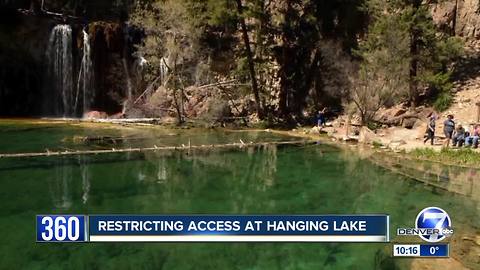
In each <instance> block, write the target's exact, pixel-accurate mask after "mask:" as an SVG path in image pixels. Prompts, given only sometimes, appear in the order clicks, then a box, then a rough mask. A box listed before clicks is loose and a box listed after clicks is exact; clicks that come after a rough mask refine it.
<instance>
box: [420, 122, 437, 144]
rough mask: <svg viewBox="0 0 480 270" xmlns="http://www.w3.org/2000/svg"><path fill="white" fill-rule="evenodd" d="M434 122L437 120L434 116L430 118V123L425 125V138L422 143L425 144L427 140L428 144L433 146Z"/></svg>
mask: <svg viewBox="0 0 480 270" xmlns="http://www.w3.org/2000/svg"><path fill="white" fill-rule="evenodd" d="M435 120H437V117H436V116H435V115H432V117H430V121H429V122H428V124H427V130H426V134H427V136H426V138H425V140H424V141H423V143H426V142H427V141H428V140H430V144H431V145H433V139H434V138H435Z"/></svg>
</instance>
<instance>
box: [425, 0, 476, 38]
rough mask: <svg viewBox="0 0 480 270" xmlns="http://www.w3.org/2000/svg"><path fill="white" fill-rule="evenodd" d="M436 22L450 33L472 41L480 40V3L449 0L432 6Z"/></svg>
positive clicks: (472, 0)
mask: <svg viewBox="0 0 480 270" xmlns="http://www.w3.org/2000/svg"><path fill="white" fill-rule="evenodd" d="M432 15H433V19H434V20H435V22H437V24H438V25H440V26H441V27H442V28H443V29H445V30H447V31H448V32H450V33H452V34H455V35H457V36H460V37H464V38H465V39H467V40H469V41H472V40H477V39H480V1H478V0H447V1H441V2H440V3H438V4H433V5H432Z"/></svg>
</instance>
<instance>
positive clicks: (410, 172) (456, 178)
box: [370, 153, 480, 207]
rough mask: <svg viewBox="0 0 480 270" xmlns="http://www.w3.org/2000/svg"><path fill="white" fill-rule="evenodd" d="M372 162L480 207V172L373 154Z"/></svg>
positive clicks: (472, 169) (473, 169)
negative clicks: (469, 200) (479, 179)
mask: <svg viewBox="0 0 480 270" xmlns="http://www.w3.org/2000/svg"><path fill="white" fill-rule="evenodd" d="M370 160H372V161H373V162H375V163H376V164H377V165H380V166H382V167H384V168H386V169H388V170H391V171H393V172H396V173H399V174H402V175H404V176H407V177H410V178H413V179H416V180H418V181H421V182H423V183H425V184H427V185H430V186H432V187H436V188H439V189H443V190H447V191H449V192H453V193H456V194H460V195H463V196H466V197H468V198H470V199H472V200H473V201H475V202H477V205H478V206H477V207H480V204H479V203H480V182H478V181H475V180H477V179H478V178H479V175H480V170H479V169H475V168H464V167H460V166H452V165H445V164H441V163H434V162H426V161H421V160H415V159H405V158H402V157H398V156H391V155H388V156H385V155H383V154H378V153H377V154H373V155H371V156H370Z"/></svg>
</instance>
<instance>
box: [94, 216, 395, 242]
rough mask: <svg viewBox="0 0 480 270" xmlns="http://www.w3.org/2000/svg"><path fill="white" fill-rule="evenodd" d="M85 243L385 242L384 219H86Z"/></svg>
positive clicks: (267, 217)
mask: <svg viewBox="0 0 480 270" xmlns="http://www.w3.org/2000/svg"><path fill="white" fill-rule="evenodd" d="M88 221H89V222H88V223H89V229H88V232H89V241H90V242H388V241H389V233H388V232H389V217H388V215H348V216H334V215H307V216H293V215H289V216H274V215H268V216H260V215H241V216H211V215H190V216H186V215H184V216H162V215H161V216H123V215H122V216H114V215H107V216H97V215H93V216H89V217H88Z"/></svg>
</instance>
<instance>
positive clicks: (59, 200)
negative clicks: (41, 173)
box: [49, 158, 73, 210]
mask: <svg viewBox="0 0 480 270" xmlns="http://www.w3.org/2000/svg"><path fill="white" fill-rule="evenodd" d="M55 163H56V166H55V173H54V174H52V178H50V181H49V182H50V191H51V193H50V194H51V196H52V201H53V205H54V207H55V209H59V210H62V209H63V210H65V209H69V208H70V206H71V205H72V196H71V190H70V185H71V182H72V177H73V168H72V167H71V166H69V165H67V164H66V163H68V160H67V158H60V159H58V160H57V161H55Z"/></svg>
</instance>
